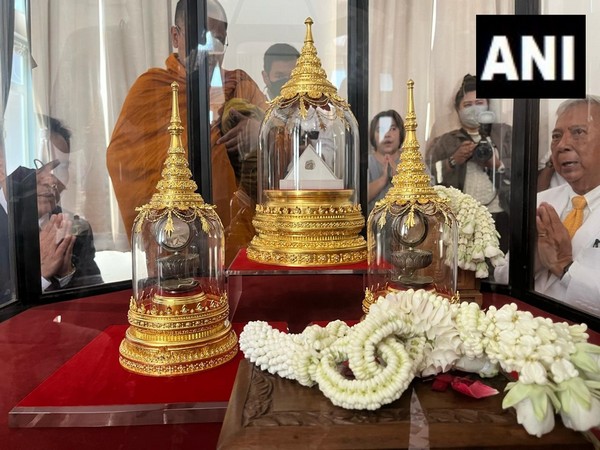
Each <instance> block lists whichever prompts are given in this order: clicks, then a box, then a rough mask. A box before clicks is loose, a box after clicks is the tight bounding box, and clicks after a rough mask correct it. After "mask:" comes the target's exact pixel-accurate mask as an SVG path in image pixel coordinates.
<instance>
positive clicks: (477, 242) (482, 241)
mask: <svg viewBox="0 0 600 450" xmlns="http://www.w3.org/2000/svg"><path fill="white" fill-rule="evenodd" d="M434 189H435V190H436V192H437V193H438V195H439V196H440V197H442V198H445V199H448V201H449V202H450V209H452V211H453V212H454V214H455V216H456V220H457V222H458V226H459V230H458V255H457V259H458V267H460V268H461V269H463V270H472V271H474V272H475V276H476V277H477V278H486V277H487V276H489V269H488V264H487V261H486V259H487V260H489V262H490V263H491V264H492V266H494V267H496V266H498V265H502V264H504V263H505V261H504V253H503V252H502V250H500V242H499V240H498V238H499V237H500V235H499V234H498V231H497V230H496V225H495V222H494V219H493V218H492V215H491V214H490V212H489V211H488V209H487V208H486V207H485V206H484V205H482V204H481V203H480V202H478V201H477V200H475V199H474V198H473V197H472V196H470V195H469V194H465V193H464V192H462V191H460V190H458V189H456V188H453V187H447V186H441V185H437V186H434ZM453 256H454V255H448V257H449V258H452V257H453Z"/></svg>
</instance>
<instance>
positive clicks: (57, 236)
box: [40, 214, 75, 280]
mask: <svg viewBox="0 0 600 450" xmlns="http://www.w3.org/2000/svg"><path fill="white" fill-rule="evenodd" d="M72 225H73V223H72V222H71V220H68V219H67V218H66V217H65V216H64V215H63V214H55V215H52V216H50V220H49V221H48V222H46V223H45V224H44V225H43V226H42V229H41V230H40V267H41V271H42V277H44V278H45V279H47V280H48V279H50V278H52V277H53V276H59V277H62V276H65V275H66V274H68V273H69V272H70V271H71V269H72V266H71V257H72V256H73V246H74V245H75V236H73V235H72V234H71V226H72Z"/></svg>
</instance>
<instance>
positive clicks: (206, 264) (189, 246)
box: [119, 83, 238, 376]
mask: <svg viewBox="0 0 600 450" xmlns="http://www.w3.org/2000/svg"><path fill="white" fill-rule="evenodd" d="M171 87H172V93H173V106H172V112H171V125H170V126H169V133H170V134H171V144H170V146H169V150H168V155H167V159H166V161H165V164H164V168H163V171H162V179H161V180H160V181H159V182H158V185H157V192H156V193H155V194H154V196H153V197H152V199H151V200H150V203H148V204H146V205H144V206H141V207H139V208H137V211H139V213H138V216H137V217H136V220H135V222H134V225H133V236H132V249H133V255H132V259H133V297H132V298H131V302H130V308H129V314H128V319H129V324H130V326H129V328H128V329H127V333H126V336H125V339H124V340H123V341H122V342H121V346H120V348H119V353H120V358H119V361H120V363H121V365H122V366H123V367H124V368H125V369H127V370H129V371H131V372H136V373H139V374H143V375H154V376H171V375H182V374H188V373H193V372H198V371H201V370H205V369H210V368H211V367H215V366H218V365H221V364H223V363H225V362H227V361H229V360H230V359H232V358H233V357H234V356H235V355H236V353H237V350H238V345H237V336H236V334H235V332H234V331H233V330H232V328H231V323H230V321H229V303H228V300H227V293H226V290H225V271H224V260H225V242H224V230H223V225H222V224H221V220H220V219H219V216H218V215H217V214H216V212H215V208H214V206H213V205H209V204H206V203H205V202H204V200H203V199H202V197H201V196H200V194H198V193H196V190H197V185H196V183H195V182H194V181H193V180H192V179H191V175H192V174H191V172H190V170H189V168H188V163H187V159H186V152H185V149H184V148H183V144H182V142H181V134H182V132H183V127H182V125H181V119H180V116H179V106H178V105H179V103H178V100H177V98H178V85H177V83H173V84H172V85H171Z"/></svg>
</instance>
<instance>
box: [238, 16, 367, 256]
mask: <svg viewBox="0 0 600 450" xmlns="http://www.w3.org/2000/svg"><path fill="white" fill-rule="evenodd" d="M312 23H313V22H312V20H311V19H310V18H308V19H306V21H305V24H306V37H305V41H304V46H303V48H302V51H301V53H300V57H299V58H298V61H297V63H296V67H295V68H294V70H293V71H292V74H291V78H290V80H289V81H288V82H287V83H286V84H285V85H284V86H283V88H282V89H281V95H280V96H279V97H277V98H275V99H274V100H273V101H272V103H271V106H270V108H269V110H268V111H267V113H266V115H265V118H264V120H263V123H262V126H261V131H260V146H259V154H258V205H257V208H256V215H255V218H254V221H253V224H254V226H255V228H256V232H257V234H256V236H255V237H254V239H253V240H252V242H251V243H250V246H249V247H248V257H249V258H250V259H252V260H255V261H258V262H263V263H269V264H279V265H288V266H315V265H317V266H319V265H336V264H345V263H355V262H359V261H364V260H365V259H366V242H365V240H364V238H362V237H361V236H360V235H359V233H360V231H361V229H362V228H363V227H364V223H365V220H364V217H363V215H362V212H361V209H360V204H359V203H358V200H357V193H356V191H355V190H354V188H355V187H357V186H359V137H358V125H357V123H356V119H355V118H354V115H353V114H352V111H351V110H350V106H349V105H348V103H347V102H346V101H345V100H344V99H342V98H341V97H339V96H338V95H337V89H336V88H335V86H333V84H331V83H330V82H329V80H327V76H326V74H325V71H324V70H323V68H322V67H321V62H320V60H319V58H318V56H317V50H316V48H315V46H314V43H313V37H312V32H311V25H312Z"/></svg>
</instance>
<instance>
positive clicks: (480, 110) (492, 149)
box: [427, 74, 512, 252]
mask: <svg viewBox="0 0 600 450" xmlns="http://www.w3.org/2000/svg"><path fill="white" fill-rule="evenodd" d="M454 108H455V111H456V114H457V116H458V120H459V122H460V125H459V128H457V129H454V130H452V131H448V132H447V133H444V134H442V135H441V136H437V137H435V138H434V139H433V140H432V142H431V143H430V145H429V146H428V148H427V160H428V161H429V163H430V168H431V171H432V174H433V176H434V178H435V180H436V182H437V183H438V184H442V185H445V186H450V187H455V188H457V189H460V190H461V191H463V192H465V193H466V194H469V195H470V196H472V197H473V198H475V199H476V200H477V201H479V202H480V203H481V204H483V205H485V206H486V207H487V209H488V211H489V212H490V213H491V214H492V217H493V218H494V221H495V222H496V229H497V231H498V232H499V233H500V249H501V250H502V251H503V252H507V251H508V236H509V234H510V233H509V229H508V212H509V210H510V209H509V204H508V192H509V189H510V178H509V167H510V156H511V134H512V129H511V127H510V126H509V125H507V124H505V123H498V122H497V121H496V114H495V113H494V111H492V110H490V101H489V99H486V98H478V97H477V92H476V84H475V77H474V76H473V75H470V74H467V75H465V76H464V78H463V79H462V83H461V85H460V87H459V89H458V90H457V91H456V93H455V95H454Z"/></svg>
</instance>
